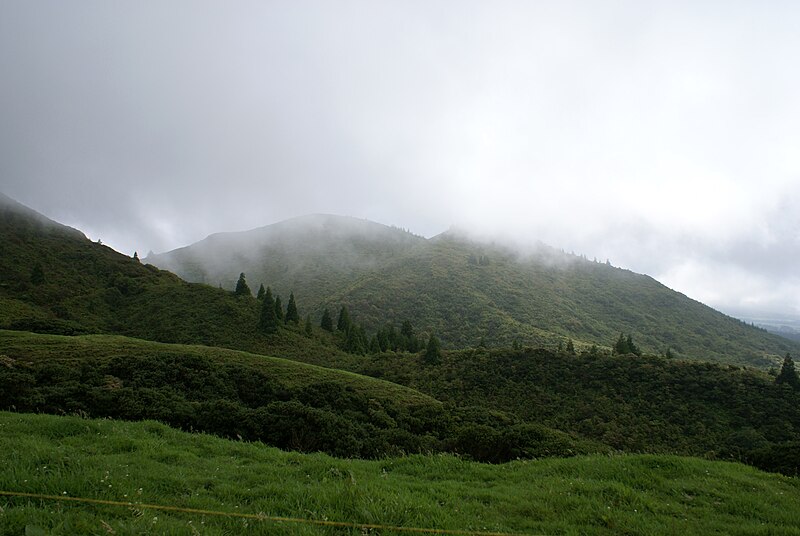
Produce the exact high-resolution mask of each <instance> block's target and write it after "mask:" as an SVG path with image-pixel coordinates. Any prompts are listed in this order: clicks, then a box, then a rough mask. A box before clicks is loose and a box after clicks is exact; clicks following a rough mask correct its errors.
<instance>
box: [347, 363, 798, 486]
mask: <svg viewBox="0 0 800 536" xmlns="http://www.w3.org/2000/svg"><path fill="white" fill-rule="evenodd" d="M785 362H786V363H789V360H786V361H785ZM792 369H793V366H792V365H789V364H787V365H786V367H784V369H782V373H781V374H778V377H780V378H782V379H781V380H780V381H778V379H777V378H775V379H773V378H770V377H769V376H767V375H766V374H764V373H762V372H760V371H755V370H750V369H742V368H739V367H733V366H730V365H718V364H712V363H703V362H693V361H680V360H675V359H666V358H664V357H661V356H647V355H643V356H642V357H641V358H637V359H630V355H611V353H610V352H598V353H596V354H595V355H592V354H591V352H590V351H587V352H581V353H579V354H577V355H574V356H573V355H569V354H567V353H566V352H563V351H562V352H558V351H554V350H549V349H542V348H540V349H532V348H526V349H524V350H517V351H515V350H511V349H495V350H492V349H488V350H487V349H470V350H462V351H454V352H451V353H450V356H449V359H447V360H446V361H445V362H443V363H442V365H441V366H440V367H435V368H433V367H419V366H418V365H417V364H416V363H414V362H409V360H404V359H385V358H383V357H375V358H373V359H372V360H371V362H365V363H364V364H363V365H362V368H361V369H358V370H356V372H360V373H362V374H369V375H373V376H378V377H380V378H382V379H385V380H389V381H392V382H395V383H400V384H403V385H407V386H409V387H412V388H415V389H418V390H420V391H423V392H425V393H427V394H430V395H431V396H435V397H436V398H438V399H439V400H442V401H443V402H446V403H452V404H455V405H459V406H482V407H483V408H484V409H485V410H486V411H487V412H490V411H494V410H499V411H504V412H508V413H511V414H514V415H516V416H518V417H519V418H521V419H523V420H524V421H527V422H534V423H538V424H541V425H544V426H547V427H549V428H553V429H556V430H568V431H570V432H573V433H577V434H580V435H581V436H582V437H585V438H588V439H593V440H596V441H599V442H601V443H604V444H606V445H609V446H610V447H612V448H614V449H617V450H621V451H624V452H652V453H677V454H682V455H690V456H705V457H709V458H717V459H736V460H741V461H745V462H747V463H752V464H753V465H756V466H757V467H760V468H762V469H766V470H771V471H781V472H783V473H785V474H790V475H795V474H798V473H800V448H798V446H800V389H792V388H790V387H789V385H792V382H793V381H794V380H791V379H789V378H794V377H795V375H794V374H791V372H788V371H791V370H792ZM783 371H787V372H783ZM795 374H796V372H795Z"/></svg>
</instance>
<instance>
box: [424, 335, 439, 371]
mask: <svg viewBox="0 0 800 536" xmlns="http://www.w3.org/2000/svg"><path fill="white" fill-rule="evenodd" d="M441 361H442V349H441V346H440V345H439V339H437V338H436V335H434V334H432V333H431V336H430V338H429V339H428V347H427V348H426V349H425V364H427V365H437V364H439V363H441Z"/></svg>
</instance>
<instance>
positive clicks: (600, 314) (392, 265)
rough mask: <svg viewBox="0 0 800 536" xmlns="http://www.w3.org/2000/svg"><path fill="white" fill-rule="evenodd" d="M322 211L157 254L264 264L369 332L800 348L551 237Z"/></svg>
mask: <svg viewBox="0 0 800 536" xmlns="http://www.w3.org/2000/svg"><path fill="white" fill-rule="evenodd" d="M318 218H321V217H318ZM316 221H317V218H314V217H310V218H309V220H308V221H307V220H305V219H299V220H289V221H286V222H282V223H280V224H275V225H273V226H269V227H265V228H263V229H257V230H254V231H250V232H248V233H229V234H225V235H214V236H213V237H210V238H209V239H207V240H206V241H203V242H199V243H197V244H194V245H192V246H189V247H186V248H183V249H181V250H176V251H174V252H169V253H165V254H162V255H158V256H154V257H153V258H152V259H153V262H154V263H156V264H158V265H160V266H162V267H169V269H172V270H174V271H175V272H176V273H178V274H180V275H182V276H183V277H186V278H187V279H189V280H195V281H200V280H202V281H207V282H210V283H213V284H217V283H219V282H224V283H225V284H226V285H231V284H232V281H234V280H235V278H236V276H237V275H238V274H239V272H242V271H244V272H245V273H247V274H248V275H251V274H257V276H256V277H258V280H259V281H260V280H263V282H264V283H265V284H267V285H270V286H272V288H273V290H274V291H277V292H278V293H280V294H283V295H284V296H285V295H286V294H288V293H289V291H291V290H294V291H295V293H296V294H299V295H298V299H299V300H300V299H302V302H301V303H302V304H303V306H304V307H305V308H306V309H307V310H311V311H313V312H314V313H315V316H316V318H317V319H318V318H319V315H320V314H321V311H322V309H323V308H324V307H326V306H327V307H328V308H330V309H331V310H333V311H335V310H337V309H338V307H340V306H341V305H343V304H344V305H347V306H348V307H349V308H350V310H351V313H352V316H353V318H354V319H355V320H357V321H359V322H361V323H363V324H364V325H365V326H366V327H367V329H368V331H375V330H377V329H378V328H380V327H382V326H383V325H385V324H386V323H387V322H390V323H394V324H395V325H399V324H400V323H401V322H402V321H404V320H409V319H413V322H414V324H415V326H416V328H417V330H419V331H422V332H423V333H430V332H434V333H436V334H437V336H439V337H440V338H441V339H442V341H443V343H444V344H445V346H446V347H451V348H464V347H471V346H475V345H477V343H478V342H479V341H480V340H481V338H484V339H485V341H486V342H487V344H489V345H490V346H510V345H511V344H512V343H513V342H515V341H516V342H519V343H520V344H523V345H529V346H542V345H545V346H550V347H553V348H554V347H556V346H557V344H558V343H559V342H562V343H565V342H566V340H567V339H568V338H572V339H575V340H576V342H577V343H578V345H579V346H581V345H584V346H589V345H591V344H597V345H600V346H609V345H610V344H611V343H612V342H613V341H614V340H615V339H616V338H617V337H618V336H619V334H620V333H622V332H624V333H631V334H632V335H633V336H634V338H635V340H636V341H637V342H638V343H639V345H640V346H641V347H642V348H643V350H645V352H648V353H652V354H661V353H664V352H666V351H667V349H670V351H671V352H672V353H673V354H677V355H681V356H684V357H690V358H697V359H704V360H713V361H720V362H726V363H734V364H749V365H754V366H759V367H763V368H767V367H769V366H773V365H775V364H777V363H779V362H780V359H781V358H782V357H783V355H784V354H785V353H786V352H798V350H800V345H798V344H797V343H795V342H792V341H788V340H786V339H783V338H781V337H778V336H775V335H772V334H769V333H767V332H766V331H764V330H762V329H759V328H755V327H752V326H748V325H746V324H744V323H743V322H740V321H738V320H735V319H733V318H730V317H728V316H726V315H724V314H722V313H720V312H718V311H715V310H713V309H711V308H710V307H707V306H705V305H703V304H701V303H699V302H697V301H694V300H692V299H690V298H688V297H686V296H684V295H682V294H680V293H677V292H674V291H672V290H670V289H669V288H667V287H665V286H664V285H662V284H660V283H658V282H657V281H655V280H654V279H652V278H650V277H648V276H644V275H639V274H635V273H633V272H630V271H627V270H622V269H619V268H614V267H612V266H608V265H605V264H600V263H596V262H590V261H587V260H585V259H582V258H580V257H577V256H574V255H566V254H563V253H560V252H557V251H555V250H552V249H550V248H547V247H545V246H542V247H541V248H539V250H538V251H536V252H535V253H532V254H530V255H520V254H518V253H516V252H513V251H511V250H509V249H507V248H504V247H502V246H498V245H494V244H485V243H478V242H473V241H470V240H467V239H465V238H462V237H460V236H459V235H456V234H454V233H445V234H443V235H440V236H438V237H435V238H433V239H429V240H425V239H420V238H417V237H412V236H410V235H408V234H407V233H403V232H402V231H399V230H396V229H390V228H386V227H383V226H379V225H378V224H373V223H370V222H366V221H355V222H354V221H351V220H349V219H341V218H335V217H324V218H322V221H324V222H325V226H324V228H323V227H319V226H314V225H310V224H309V222H316ZM333 229H337V230H336V231H333ZM371 233H375V234H374V236H380V237H381V238H380V239H376V241H377V243H380V244H381V246H382V247H381V248H380V249H379V250H375V249H369V248H368V247H366V246H365V244H372V243H371V242H369V241H365V239H364V237H365V236H373V235H372V234H371ZM265 237H268V238H265ZM301 237H302V238H301ZM265 244H266V245H265ZM321 244H324V247H323V246H321ZM320 248H322V249H320ZM320 251H323V252H324V253H322V254H321V253H320ZM221 252H224V254H222V253H221ZM362 261H363V262H362ZM354 267H358V269H356V268H354ZM329 281H330V283H329ZM297 289H301V290H302V292H298V290H297Z"/></svg>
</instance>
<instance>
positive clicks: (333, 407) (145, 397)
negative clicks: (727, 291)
mask: <svg viewBox="0 0 800 536" xmlns="http://www.w3.org/2000/svg"><path fill="white" fill-rule="evenodd" d="M350 332H351V333H359V332H363V330H362V329H361V327H360V326H357V325H355V326H353V327H352V329H351V330H350ZM0 354H1V355H2V361H0V409H9V408H14V409H15V410H16V411H21V412H29V411H36V412H46V413H56V414H63V413H80V414H82V415H87V416H93V417H111V418H115V419H123V420H142V419H152V420H158V421H161V422H164V423H167V424H170V425H171V426H175V427H178V428H182V429H185V430H196V431H204V432H209V433H213V434H217V435H220V436H223V437H230V438H242V439H245V440H248V441H262V442H264V443H267V444H269V445H274V446H277V447H280V448H284V449H292V450H299V451H303V452H311V451H324V452H328V453H330V454H332V455H335V456H342V457H366V458H373V457H385V456H387V455H396V454H400V453H414V452H442V451H451V452H461V453H463V454H465V455H468V456H470V457H472V458H474V459H477V460H481V461H488V462H504V461H508V460H510V459H512V457H516V456H519V455H524V453H525V452H528V453H541V452H542V451H543V449H544V448H545V446H546V445H548V444H551V443H552V444H555V443H558V444H560V445H561V450H558V451H556V450H555V449H552V450H550V451H549V452H550V455H553V456H571V455H574V454H577V453H581V452H605V451H607V449H606V448H605V447H604V446H602V445H599V444H596V443H593V442H586V441H581V440H578V439H575V438H573V437H570V436H567V435H566V434H561V433H559V432H555V431H553V430H546V429H545V428H544V427H540V431H541V434H540V435H539V436H536V437H534V436H533V435H531V434H528V435H521V434H520V433H519V427H520V425H522V423H521V422H520V421H519V420H518V419H516V418H515V417H513V416H512V415H506V414H503V413H502V412H491V413H490V415H487V414H486V412H485V411H483V410H481V409H480V408H476V409H474V410H472V411H466V410H461V409H457V408H452V407H448V406H444V405H442V404H441V403H439V402H438V401H436V400H434V399H432V398H430V397H427V396H424V395H422V394H420V393H418V392H414V391H412V390H410V389H405V388H402V387H398V386H393V385H391V384H387V383H385V382H378V381H376V380H373V379H371V378H366V377H358V376H356V375H353V374H349V373H344V372H339V371H334V370H326V369H321V368H317V367H310V366H308V365H304V364H301V363H293V362H291V361H286V360H279V359H274V358H267V357H264V356H257V355H252V354H243V353H241V352H233V351H225V350H218V349H212V348H205V347H193V346H179V345H163V344H157V343H150V342H145V341H137V340H135V339H125V338H123V337H99V336H90V337H84V338H81V339H80V340H78V339H76V338H74V337H54V336H46V335H34V334H22V333H18V332H17V333H14V332H2V331H0ZM466 430H480V431H482V432H485V435H486V437H490V438H499V439H498V441H502V442H505V443H507V446H506V447H503V449H501V450H497V449H487V448H484V447H482V446H473V445H470V443H469V439H465V438H468V437H469V436H468V433H467V432H466Z"/></svg>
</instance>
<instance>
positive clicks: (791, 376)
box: [775, 354, 800, 389]
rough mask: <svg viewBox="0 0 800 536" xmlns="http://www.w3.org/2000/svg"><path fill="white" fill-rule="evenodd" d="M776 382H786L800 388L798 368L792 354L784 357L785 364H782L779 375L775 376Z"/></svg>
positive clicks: (794, 387)
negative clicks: (795, 366) (796, 368)
mask: <svg viewBox="0 0 800 536" xmlns="http://www.w3.org/2000/svg"><path fill="white" fill-rule="evenodd" d="M775 383H777V384H782V383H785V384H786V385H789V386H791V387H792V388H793V389H800V378H798V376H797V370H795V368H794V361H792V356H790V355H789V354H786V357H785V358H784V359H783V365H782V366H781V371H780V372H779V373H778V377H777V378H775Z"/></svg>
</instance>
